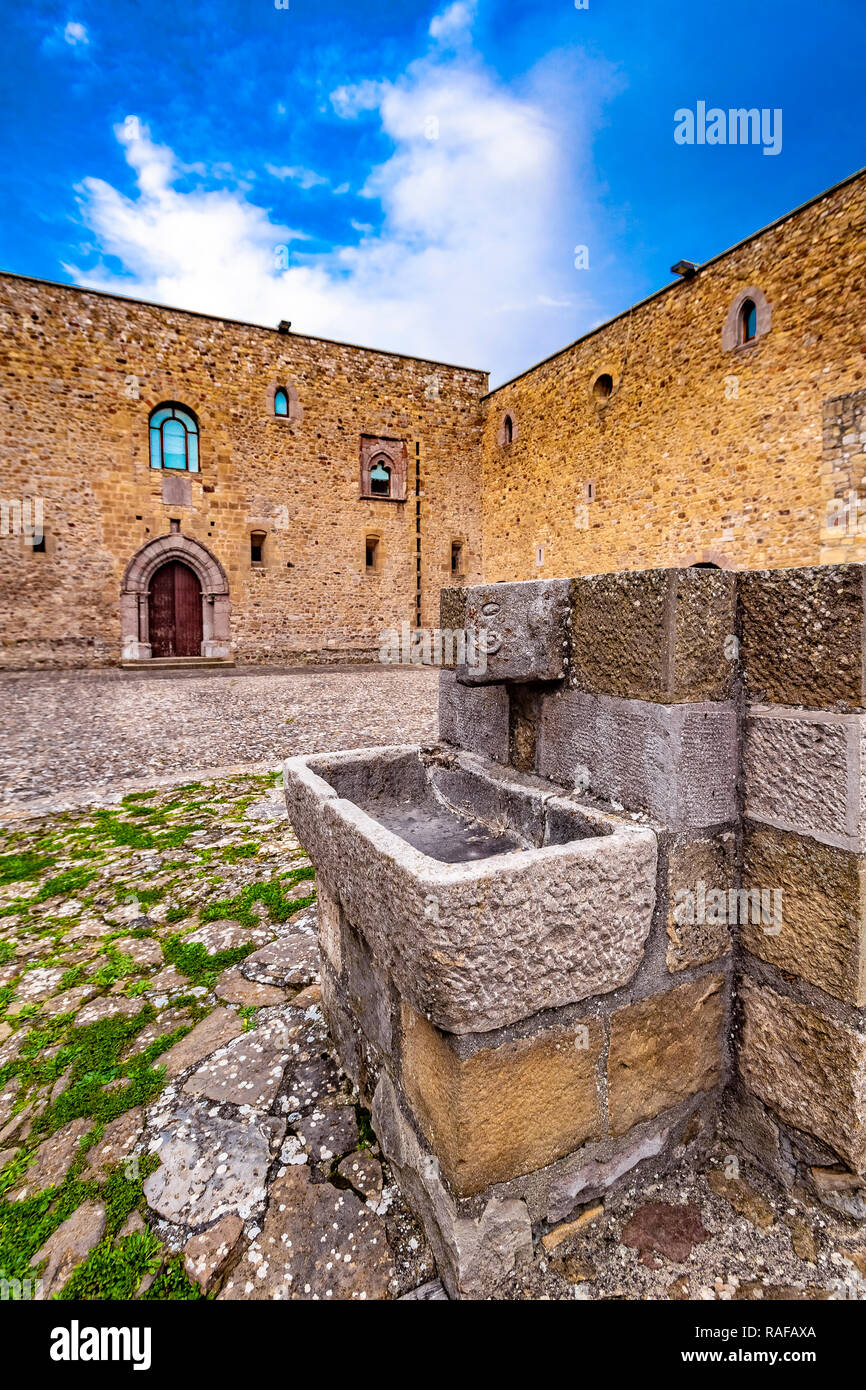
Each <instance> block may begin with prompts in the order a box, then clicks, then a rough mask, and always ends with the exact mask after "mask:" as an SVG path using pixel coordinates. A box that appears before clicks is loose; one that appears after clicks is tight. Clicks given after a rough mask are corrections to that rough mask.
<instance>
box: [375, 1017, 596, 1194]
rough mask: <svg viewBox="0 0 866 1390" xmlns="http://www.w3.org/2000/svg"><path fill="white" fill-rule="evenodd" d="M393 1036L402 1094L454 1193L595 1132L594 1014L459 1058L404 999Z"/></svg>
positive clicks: (544, 1160) (540, 1161) (534, 1162)
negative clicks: (399, 1042) (399, 1040)
mask: <svg viewBox="0 0 866 1390" xmlns="http://www.w3.org/2000/svg"><path fill="white" fill-rule="evenodd" d="M402 1034H403V1048H402V1079H403V1086H404V1089H405V1091H406V1095H407V1097H408V1100H409V1103H410V1105H411V1106H412V1109H413V1111H414V1113H415V1116H416V1118H417V1120H418V1121H419V1123H420V1125H421V1128H422V1130H423V1131H424V1133H425V1135H426V1137H427V1139H428V1142H429V1143H430V1145H431V1147H432V1148H433V1150H434V1152H435V1154H436V1156H437V1158H438V1159H439V1162H440V1164H441V1166H442V1171H443V1173H444V1176H445V1178H446V1179H447V1181H448V1182H449V1184H450V1186H451V1187H452V1188H453V1190H454V1191H455V1192H456V1193H457V1194H458V1196H461V1197H464V1196H471V1195H472V1194H474V1193H476V1192H481V1191H482V1190H483V1189H484V1188H485V1187H488V1186H490V1185H491V1184H493V1183H499V1182H505V1181H507V1180H508V1179H509V1178H513V1177H515V1176H517V1175H518V1174H520V1173H528V1172H531V1171H533V1170H534V1169H536V1168H542V1167H544V1166H545V1164H548V1163H552V1162H553V1161H554V1159H557V1158H560V1157H562V1155H563V1154H567V1153H571V1152H572V1150H574V1149H576V1148H578V1147H579V1146H580V1145H581V1144H582V1143H584V1142H585V1141H586V1140H587V1139H589V1138H591V1137H598V1136H599V1134H600V1132H601V1124H602V1118H601V1102H600V1098H599V1094H598V1082H597V1074H596V1073H597V1068H598V1059H599V1055H600V1053H601V1049H602V1046H603V1032H602V1029H601V1027H600V1025H599V1023H598V1021H597V1020H595V1019H592V1020H589V1021H588V1022H587V1023H586V1024H585V1025H581V1026H580V1027H578V1028H576V1029H575V1028H572V1029H568V1030H566V1029H562V1030H560V1029H551V1030H548V1031H545V1032H541V1033H538V1034H536V1035H534V1036H533V1037H531V1038H522V1039H519V1040H516V1041H514V1042H510V1043H504V1044H502V1045H501V1046H499V1047H495V1048H483V1049H481V1050H480V1051H478V1052H475V1053H474V1054H473V1055H472V1056H471V1057H469V1058H467V1059H466V1060H461V1059H460V1058H458V1057H457V1055H456V1054H455V1052H454V1051H453V1049H452V1047H451V1046H450V1045H449V1043H448V1041H447V1040H446V1038H445V1037H443V1035H442V1034H441V1033H439V1031H438V1030H437V1029H436V1028H434V1027H433V1026H432V1025H431V1024H430V1023H428V1022H427V1020H426V1019H424V1018H421V1017H420V1015H418V1014H416V1013H415V1012H414V1010H412V1009H410V1008H408V1006H406V1005H405V1004H404V1005H403V1010H402Z"/></svg>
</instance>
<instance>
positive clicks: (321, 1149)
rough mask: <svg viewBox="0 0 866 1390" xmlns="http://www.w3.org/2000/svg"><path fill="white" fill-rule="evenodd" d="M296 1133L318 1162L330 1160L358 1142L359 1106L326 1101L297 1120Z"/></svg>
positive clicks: (328, 1161)
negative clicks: (357, 1108)
mask: <svg viewBox="0 0 866 1390" xmlns="http://www.w3.org/2000/svg"><path fill="white" fill-rule="evenodd" d="M295 1133H296V1134H298V1135H300V1137H301V1138H302V1139H303V1141H304V1144H305V1146H306V1148H307V1150H308V1151H309V1153H310V1154H311V1156H312V1158H313V1159H314V1160H315V1161H316V1162H317V1163H330V1162H331V1161H332V1160H333V1159H335V1158H339V1157H340V1155H341V1154H345V1153H346V1152H347V1150H349V1149H353V1148H354V1147H355V1145H356V1144H357V1143H358V1122H357V1120H356V1118H355V1107H354V1106H353V1105H338V1104H329V1103H328V1102H327V1101H325V1102H324V1103H323V1104H321V1105H317V1106H316V1108H315V1109H314V1110H312V1111H311V1112H310V1114H309V1115H305V1116H304V1117H303V1118H302V1119H300V1120H298V1121H297V1122H296V1123H295Z"/></svg>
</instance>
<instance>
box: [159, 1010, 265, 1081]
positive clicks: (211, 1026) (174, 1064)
mask: <svg viewBox="0 0 866 1390" xmlns="http://www.w3.org/2000/svg"><path fill="white" fill-rule="evenodd" d="M243 1030H244V1025H243V1023H242V1022H241V1020H240V1019H239V1018H238V1016H237V1014H236V1013H234V1012H233V1010H231V1009H214V1010H213V1012H212V1013H209V1014H208V1016H207V1018H203V1019H202V1020H201V1022H200V1023H197V1024H196V1025H195V1027H194V1028H193V1029H192V1031H191V1032H190V1033H187V1035H186V1037H185V1038H181V1039H180V1041H179V1042H176V1043H175V1044H174V1046H173V1047H170V1048H169V1050H168V1052H165V1053H163V1055H162V1056H161V1057H160V1059H159V1060H160V1064H161V1065H162V1066H164V1067H165V1069H166V1075H167V1076H179V1075H180V1073H181V1072H183V1071H186V1070H187V1068H188V1067H194V1066H195V1064H196V1062H200V1061H202V1060H203V1058H205V1057H209V1056H210V1055H211V1053H212V1052H215V1051H216V1050H217V1048H219V1047H224V1046H225V1045H226V1043H229V1042H231V1040H232V1038H236V1037H237V1036H238V1034H239V1033H242V1032H243Z"/></svg>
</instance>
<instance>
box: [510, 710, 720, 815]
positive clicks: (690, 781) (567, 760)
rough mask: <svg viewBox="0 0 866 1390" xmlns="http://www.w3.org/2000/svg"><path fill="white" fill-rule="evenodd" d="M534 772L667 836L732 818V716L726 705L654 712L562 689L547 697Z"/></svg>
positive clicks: (542, 713) (542, 715)
mask: <svg viewBox="0 0 866 1390" xmlns="http://www.w3.org/2000/svg"><path fill="white" fill-rule="evenodd" d="M537 767H538V771H539V772H540V773H541V774H542V775H543V776H545V777H551V778H553V780H554V781H557V782H562V783H564V784H565V785H566V786H568V787H575V786H577V787H578V788H581V789H583V790H588V791H591V792H593V793H594V794H595V795H596V796H599V797H603V798H605V799H606V800H610V801H615V802H618V803H619V804H620V805H622V806H625V808H626V810H629V811H646V812H648V813H649V814H650V815H651V816H653V817H654V818H655V819H657V820H660V821H662V822H663V823H664V824H665V825H667V826H668V827H669V828H670V829H672V830H678V829H685V828H688V827H700V826H708V825H713V824H716V823H721V822H725V821H729V820H732V819H733V818H734V816H735V815H736V812H737V803H736V794H735V788H736V776H737V717H736V712H735V710H734V708H733V706H732V705H730V704H721V703H719V704H700V705H687V704H682V705H661V704H653V703H649V702H647V701H644V700H620V699H615V698H613V697H612V696H608V695H586V694H584V693H583V692H581V691H577V690H563V691H557V692H556V693H554V694H552V695H549V696H547V698H546V699H545V700H544V703H543V705H542V711H541V722H540V727H539V733H538V753H537Z"/></svg>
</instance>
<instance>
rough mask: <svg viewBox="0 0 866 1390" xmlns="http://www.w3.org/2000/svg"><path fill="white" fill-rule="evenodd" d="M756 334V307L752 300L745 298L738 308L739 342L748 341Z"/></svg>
mask: <svg viewBox="0 0 866 1390" xmlns="http://www.w3.org/2000/svg"><path fill="white" fill-rule="evenodd" d="M757 336H758V309H757V306H756V304H755V303H754V301H753V300H751V299H747V300H746V301H745V303H744V304H743V307H742V309H741V310H740V342H742V343H750V342H751V341H752V339H753V338H756V337H757Z"/></svg>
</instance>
